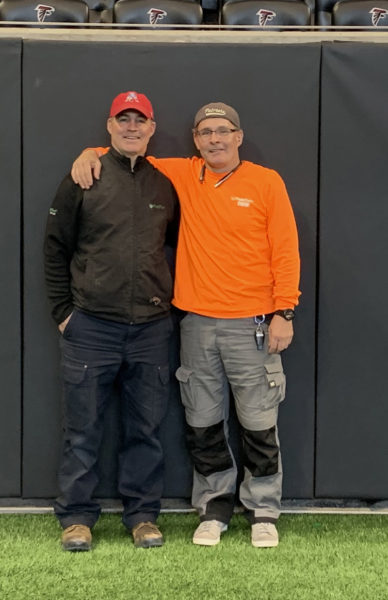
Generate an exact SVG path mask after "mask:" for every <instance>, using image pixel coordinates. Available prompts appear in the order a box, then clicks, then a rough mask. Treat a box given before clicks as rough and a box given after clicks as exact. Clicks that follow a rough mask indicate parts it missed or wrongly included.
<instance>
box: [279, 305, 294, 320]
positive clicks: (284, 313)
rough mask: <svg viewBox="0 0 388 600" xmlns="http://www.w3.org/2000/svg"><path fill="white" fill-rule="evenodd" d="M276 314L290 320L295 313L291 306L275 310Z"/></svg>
mask: <svg viewBox="0 0 388 600" xmlns="http://www.w3.org/2000/svg"><path fill="white" fill-rule="evenodd" d="M275 314H276V315H280V316H281V317H283V319H286V321H292V319H293V318H294V317H295V313H294V311H293V310H292V308H285V309H284V310H277V311H276V312H275Z"/></svg>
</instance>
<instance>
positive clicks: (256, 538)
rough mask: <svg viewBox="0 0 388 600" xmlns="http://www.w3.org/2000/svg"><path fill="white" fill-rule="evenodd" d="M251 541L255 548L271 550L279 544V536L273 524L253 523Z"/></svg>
mask: <svg viewBox="0 0 388 600" xmlns="http://www.w3.org/2000/svg"><path fill="white" fill-rule="evenodd" d="M251 540H252V546H255V548H273V547H274V546H277V545H278V544H279V535H278V532H277V529H276V527H275V525H274V524H273V523H255V524H254V525H252V537H251Z"/></svg>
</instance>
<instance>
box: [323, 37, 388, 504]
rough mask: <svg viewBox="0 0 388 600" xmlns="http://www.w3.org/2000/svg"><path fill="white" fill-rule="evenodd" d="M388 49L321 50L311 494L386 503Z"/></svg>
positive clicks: (331, 46)
mask: <svg viewBox="0 0 388 600" xmlns="http://www.w3.org/2000/svg"><path fill="white" fill-rule="evenodd" d="M387 60H388V46H387V45H379V44H325V45H324V48H323V68H322V118H321V141H322V145H321V194H320V286H319V287H320V292H319V321H318V322H319V335H318V403H317V485H316V493H317V495H318V496H321V497H355V498H360V497H362V498H387V497H388V470H387V468H386V457H387V455H388V437H387V435H386V429H387V422H388V401H387V393H388V392H387V383H388V377H387V373H388V370H387V357H388V322H387V319H386V315H385V312H386V311H385V304H386V299H387V295H388V277H387V257H388V235H387V224H388V202H387V182H386V181H387V177H386V173H387V155H388V119H387V106H388V71H387V68H386V65H387Z"/></svg>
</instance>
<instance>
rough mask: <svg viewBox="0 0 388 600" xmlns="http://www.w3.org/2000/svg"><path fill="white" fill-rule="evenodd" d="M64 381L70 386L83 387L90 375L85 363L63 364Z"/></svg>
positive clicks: (69, 362)
mask: <svg viewBox="0 0 388 600" xmlns="http://www.w3.org/2000/svg"><path fill="white" fill-rule="evenodd" d="M62 373H63V380H64V382H65V383H68V384H70V385H82V384H83V383H84V382H85V379H86V375H87V373H88V365H86V364H85V363H79V362H71V361H68V360H66V361H64V362H63V364H62Z"/></svg>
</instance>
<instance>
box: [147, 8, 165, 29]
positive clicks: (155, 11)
mask: <svg viewBox="0 0 388 600" xmlns="http://www.w3.org/2000/svg"><path fill="white" fill-rule="evenodd" d="M147 15H149V16H150V24H151V25H156V24H157V22H158V21H161V20H162V19H164V17H167V13H166V11H165V10H161V9H160V8H150V10H149V11H148V13H147Z"/></svg>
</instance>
